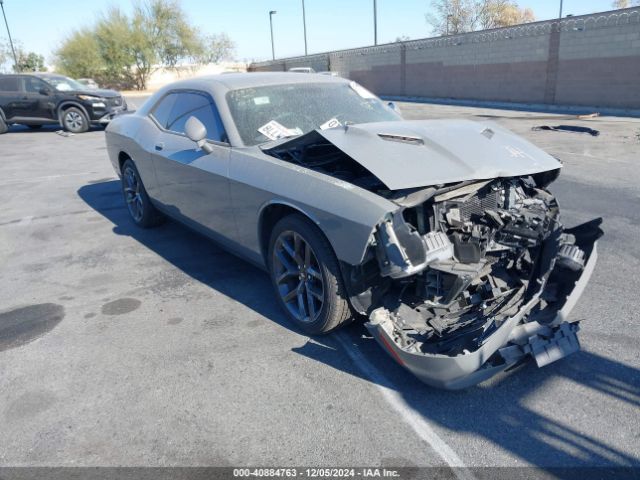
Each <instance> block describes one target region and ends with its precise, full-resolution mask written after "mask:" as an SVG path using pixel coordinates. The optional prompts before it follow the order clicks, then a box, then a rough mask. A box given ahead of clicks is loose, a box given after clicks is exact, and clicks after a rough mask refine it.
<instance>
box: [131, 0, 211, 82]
mask: <svg viewBox="0 0 640 480" xmlns="http://www.w3.org/2000/svg"><path fill="white" fill-rule="evenodd" d="M130 28H131V32H130V38H129V39H130V42H131V45H130V51H131V53H132V55H133V58H134V62H135V69H133V76H134V80H135V83H136V87H137V88H139V89H144V88H145V87H146V84H147V80H148V79H149V76H151V75H152V74H153V72H155V71H157V70H158V69H160V68H169V69H172V68H175V67H176V65H177V64H178V62H179V61H181V60H185V59H191V60H197V59H198V58H200V56H201V55H202V52H203V42H202V39H201V36H200V33H199V32H198V30H197V29H196V28H194V27H192V26H191V25H189V23H188V22H187V19H186V15H185V13H184V12H183V10H182V9H181V8H180V6H179V5H178V3H177V2H176V1H175V0H149V1H147V2H146V3H141V4H138V5H137V6H136V7H135V9H134V14H133V18H132V21H131V27H130Z"/></svg>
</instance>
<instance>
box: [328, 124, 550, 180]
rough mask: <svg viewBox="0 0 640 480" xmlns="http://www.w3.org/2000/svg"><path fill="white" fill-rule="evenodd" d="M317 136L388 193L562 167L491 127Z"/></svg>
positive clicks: (370, 129)
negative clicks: (331, 145)
mask: <svg viewBox="0 0 640 480" xmlns="http://www.w3.org/2000/svg"><path fill="white" fill-rule="evenodd" d="M317 132H318V133H319V134H320V135H322V136H323V137H324V138H326V139H327V140H328V141H329V142H331V143H333V144H334V145H335V146H336V147H338V148H339V149H340V150H342V151H343V152H344V153H346V154H347V155H349V156H350V157H351V158H353V159H354V160H355V161H356V162H358V163H360V164H361V165H362V166H363V167H365V168H366V169H367V170H369V171H370V172H371V173H373V174H374V175H375V176H376V177H378V178H379V179H380V180H381V181H382V182H383V183H384V184H385V185H386V186H387V187H388V188H389V189H391V190H400V189H405V188H416V187H425V186H430V185H438V184H446V183H454V182H461V181H465V180H486V179H490V178H497V177H515V176H521V175H529V174H533V173H538V172H544V171H548V170H555V169H557V168H560V167H561V166H562V164H561V163H560V162H559V161H558V160H557V159H555V158H554V157H552V156H551V155H549V154H547V153H545V152H544V151H542V150H541V149H539V148H538V147H536V146H534V145H533V144H531V143H529V142H528V141H526V140H524V139H523V138H521V137H519V136H517V135H515V134H514V133H512V132H510V131H509V130H506V129H504V128H502V127H500V126H498V125H496V124H494V123H489V122H474V121H469V120H415V121H409V120H403V121H394V122H379V123H367V124H359V125H349V126H347V127H339V128H333V129H328V130H317Z"/></svg>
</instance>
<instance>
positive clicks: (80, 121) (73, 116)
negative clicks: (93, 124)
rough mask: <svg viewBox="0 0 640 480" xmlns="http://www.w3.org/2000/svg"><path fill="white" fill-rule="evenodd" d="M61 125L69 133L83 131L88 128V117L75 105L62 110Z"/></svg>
mask: <svg viewBox="0 0 640 480" xmlns="http://www.w3.org/2000/svg"><path fill="white" fill-rule="evenodd" d="M61 120H62V126H63V127H64V129H65V130H67V131H69V132H71V133H84V132H86V131H87V130H89V119H88V118H87V116H86V115H85V114H84V112H83V111H82V110H80V109H79V108H76V107H70V108H67V109H66V110H65V111H64V112H62V118H61Z"/></svg>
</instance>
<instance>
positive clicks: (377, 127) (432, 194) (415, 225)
mask: <svg viewBox="0 0 640 480" xmlns="http://www.w3.org/2000/svg"><path fill="white" fill-rule="evenodd" d="M106 140H107V147H108V152H109V156H110V159H111V162H112V163H113V166H114V168H115V170H116V172H117V173H118V174H119V175H120V177H121V178H122V192H123V196H124V200H125V202H126V205H127V207H128V210H129V213H130V215H131V218H132V220H133V222H134V223H136V224H137V225H139V226H141V227H151V226H154V225H157V224H158V223H160V222H161V221H162V220H163V218H165V217H171V218H173V219H176V220H178V221H180V222H183V223H185V224H186V225H188V226H190V227H191V228H193V229H196V230H197V231H199V232H201V233H203V234H204V235H206V236H208V237H210V238H212V239H214V240H215V241H217V242H218V243H220V244H221V245H222V246H224V247H225V248H227V249H228V250H230V251H231V252H233V253H235V254H237V255H239V256H241V257H243V258H245V259H247V260H249V261H251V262H253V263H255V264H256V265H259V266H261V267H263V268H265V269H266V270H267V271H268V272H269V274H270V275H271V279H272V283H273V286H274V291H275V293H276V297H277V299H278V301H279V303H280V304H281V306H282V307H283V310H284V312H285V313H286V315H287V316H288V318H289V319H290V320H291V322H293V323H294V324H295V325H297V326H298V327H299V328H300V329H302V330H304V331H305V332H308V333H310V334H322V333H327V332H330V331H332V330H335V329H336V328H338V327H340V326H341V325H344V324H346V323H347V322H348V321H350V320H351V319H353V318H354V317H357V316H358V314H360V315H364V316H366V317H367V318H368V321H367V323H366V327H367V328H368V330H369V331H370V332H371V334H372V335H373V337H375V339H376V340H377V341H378V342H379V343H380V345H381V346H382V348H383V349H384V350H385V351H386V352H388V354H389V355H390V356H391V357H392V358H393V359H394V360H395V361H397V362H398V363H399V364H400V365H402V366H404V367H405V368H407V369H408V370H409V371H411V372H412V373H413V374H415V375H416V376H417V377H418V378H419V379H420V380H422V381H424V382H425V383H427V384H430V385H433V386H436V387H442V388H448V389H457V388H464V387H468V386H470V385H474V384H476V383H478V382H481V381H483V380H485V379H487V378H489V377H491V376H492V375H494V374H496V373H498V372H500V371H503V370H506V369H508V368H510V367H512V366H514V365H516V364H518V363H520V362H522V361H523V360H526V359H527V358H533V359H534V360H535V362H536V363H537V364H538V366H543V365H547V364H548V363H551V362H553V361H555V360H557V359H559V358H562V357H564V356H566V355H568V354H570V353H572V352H575V351H576V350H578V349H579V343H578V339H577V336H576V333H577V331H578V328H579V325H578V322H575V321H574V322H572V321H570V320H569V319H568V315H569V312H570V311H571V309H572V307H573V306H574V305H575V304H576V302H577V300H578V298H579V297H580V295H581V293H582V292H583V290H584V288H585V285H586V283H587V281H588V280H589V277H590V276H591V274H592V272H593V269H594V265H595V262H596V240H597V239H598V238H599V236H600V235H601V233H602V232H601V230H600V228H599V225H600V220H599V219H596V220H594V221H591V222H588V223H585V224H583V225H580V226H577V227H574V228H565V227H564V226H563V225H562V223H561V222H560V217H559V207H558V203H557V201H556V199H555V198H554V196H553V195H552V194H551V193H550V192H549V191H548V190H547V187H548V186H549V184H550V183H552V182H553V181H554V180H555V179H556V178H557V177H558V174H559V172H560V169H561V167H562V164H561V163H560V161H558V160H557V159H556V158H554V157H552V156H551V155H548V154H547V153H545V152H544V151H542V150H540V149H539V148H536V147H535V146H533V145H532V144H530V143H529V142H527V141H525V140H524V139H522V138H520V137H518V136H516V135H514V134H513V133H511V132H509V131H508V130H505V129H503V128H501V127H500V126H498V125H495V124H489V123H479V122H472V121H466V120H418V121H404V120H402V118H401V116H400V115H399V114H398V113H397V112H396V111H395V109H394V108H393V106H392V105H388V104H385V103H384V102H382V101H381V100H379V99H378V98H377V97H375V96H374V95H373V94H371V93H370V92H369V91H367V90H366V89H364V88H363V87H362V86H360V85H358V84H357V83H355V82H350V81H348V80H345V79H341V78H337V77H330V76H325V75H315V74H309V75H304V76H302V75H297V74H295V73H249V74H227V75H221V76H210V77H201V78H196V79H190V80H185V81H180V82H177V83H174V84H171V85H169V86H167V87H165V88H163V89H162V90H160V91H159V92H157V93H156V94H154V95H153V96H152V97H151V98H150V99H149V100H148V101H147V102H146V103H145V104H144V106H143V107H142V108H141V109H139V110H138V111H137V112H136V113H134V114H131V115H126V116H121V117H117V118H116V119H114V121H113V122H111V123H110V125H109V127H108V128H107V130H106Z"/></svg>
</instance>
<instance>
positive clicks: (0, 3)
mask: <svg viewBox="0 0 640 480" xmlns="http://www.w3.org/2000/svg"><path fill="white" fill-rule="evenodd" d="M0 8H2V16H3V17H4V24H5V25H6V27H7V35H8V36H9V44H11V52H12V53H13V65H14V67H13V68H14V70H16V71H18V57H16V49H15V48H13V40H12V39H11V32H10V31H9V23H7V15H6V14H5V13H4V0H0Z"/></svg>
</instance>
